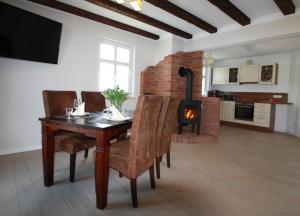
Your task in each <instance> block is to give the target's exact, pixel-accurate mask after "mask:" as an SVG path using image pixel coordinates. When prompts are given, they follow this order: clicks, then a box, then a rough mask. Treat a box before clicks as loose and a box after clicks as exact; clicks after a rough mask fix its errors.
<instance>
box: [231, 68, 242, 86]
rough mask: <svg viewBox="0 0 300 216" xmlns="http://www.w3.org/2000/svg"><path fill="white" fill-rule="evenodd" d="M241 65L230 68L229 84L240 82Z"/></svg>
mask: <svg viewBox="0 0 300 216" xmlns="http://www.w3.org/2000/svg"><path fill="white" fill-rule="evenodd" d="M239 70H240V69H239V67H230V68H228V84H239Z"/></svg>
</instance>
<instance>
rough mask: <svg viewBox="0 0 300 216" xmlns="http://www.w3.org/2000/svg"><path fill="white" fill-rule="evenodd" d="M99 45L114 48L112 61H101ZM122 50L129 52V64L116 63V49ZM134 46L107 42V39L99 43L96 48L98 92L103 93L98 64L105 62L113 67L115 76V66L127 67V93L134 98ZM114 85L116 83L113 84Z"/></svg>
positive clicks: (111, 41)
mask: <svg viewBox="0 0 300 216" xmlns="http://www.w3.org/2000/svg"><path fill="white" fill-rule="evenodd" d="M101 44H108V45H111V46H114V49H115V56H114V60H107V59H101V58H100V52H101V51H100V49H101ZM118 47H119V48H124V49H128V50H129V63H124V62H118V61H117V48H118ZM134 51H135V49H134V46H133V45H130V44H126V43H122V42H118V41H113V40H108V39H101V40H100V43H99V48H98V64H99V65H98V84H97V89H98V91H103V89H101V86H100V73H101V72H100V63H101V62H106V63H111V64H113V65H114V73H115V75H116V71H117V70H116V67H117V65H124V66H128V67H129V77H128V92H129V93H130V97H134V54H135V53H134ZM115 84H116V83H115Z"/></svg>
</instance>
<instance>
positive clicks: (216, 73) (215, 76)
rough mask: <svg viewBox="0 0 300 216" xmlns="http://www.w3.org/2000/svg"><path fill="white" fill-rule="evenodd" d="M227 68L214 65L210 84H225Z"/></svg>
mask: <svg viewBox="0 0 300 216" xmlns="http://www.w3.org/2000/svg"><path fill="white" fill-rule="evenodd" d="M227 77H228V68H227V67H215V68H214V69H213V73H212V84H213V85H221V84H227Z"/></svg>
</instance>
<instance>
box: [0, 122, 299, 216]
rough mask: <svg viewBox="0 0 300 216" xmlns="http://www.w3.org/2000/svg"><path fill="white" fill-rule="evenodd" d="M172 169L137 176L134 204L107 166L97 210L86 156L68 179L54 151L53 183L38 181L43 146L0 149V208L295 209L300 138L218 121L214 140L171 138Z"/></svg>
mask: <svg viewBox="0 0 300 216" xmlns="http://www.w3.org/2000/svg"><path fill="white" fill-rule="evenodd" d="M171 162H172V167H171V169H168V168H166V164H165V158H164V161H163V164H162V179H161V180H157V182H156V183H157V188H156V189H155V190H151V189H150V183H149V176H148V173H147V174H145V175H143V176H141V177H140V178H139V179H138V198H139V204H140V206H139V208H138V209H133V208H132V207H131V198H130V190H129V181H128V180H127V179H126V178H119V177H118V175H117V173H116V172H115V171H113V170H112V171H111V172H110V181H109V198H108V208H107V209H105V210H104V211H100V210H98V209H96V207H95V206H96V205H95V193H94V174H93V163H92V158H91V155H90V157H89V158H88V159H87V160H83V154H80V155H79V156H78V157H77V171H76V172H77V173H76V182H75V183H73V184H71V183H69V182H68V175H69V171H68V164H69V161H68V157H67V155H66V154H64V153H58V154H57V155H56V158H55V165H56V166H55V185H54V186H52V187H50V188H46V187H44V186H43V179H42V164H41V152H40V151H32V152H26V153H20V154H12V155H7V156H0V215H1V216H4V215H9V216H14V215H39V216H40V215H80V216H84V215H107V216H111V215H125V216H126V215H143V216H144V215H145V216H147V215H149V216H153V215H155V216H157V215H170V216H171V215H172V216H177V215H178V216H185V215H195V216H196V215H197V216H277V215H282V216H299V215H300V139H298V138H295V137H292V136H288V135H284V134H277V133H273V134H271V133H262V132H256V131H249V130H244V129H237V128H231V127H222V135H221V138H220V142H219V143H218V144H189V145H184V144H176V145H173V149H172V152H171Z"/></svg>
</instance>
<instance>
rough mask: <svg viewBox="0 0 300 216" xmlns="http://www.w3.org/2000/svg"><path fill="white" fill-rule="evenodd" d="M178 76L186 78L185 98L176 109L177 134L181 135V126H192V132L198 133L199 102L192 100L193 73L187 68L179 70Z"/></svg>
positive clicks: (199, 118) (199, 119)
mask: <svg viewBox="0 0 300 216" xmlns="http://www.w3.org/2000/svg"><path fill="white" fill-rule="evenodd" d="M178 74H179V76H181V77H184V76H186V77H187V83H186V98H185V99H183V100H182V101H181V102H180V105H179V108H178V134H181V132H182V129H183V126H188V125H192V132H195V127H197V131H196V132H197V134H199V133H200V121H201V104H202V102H201V100H193V76H194V74H193V72H192V70H191V69H188V68H183V67H181V68H179V70H178Z"/></svg>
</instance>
